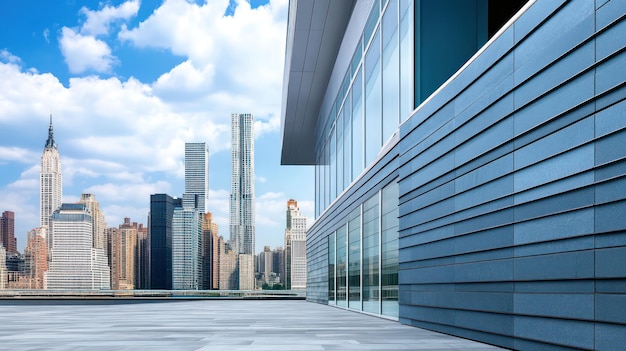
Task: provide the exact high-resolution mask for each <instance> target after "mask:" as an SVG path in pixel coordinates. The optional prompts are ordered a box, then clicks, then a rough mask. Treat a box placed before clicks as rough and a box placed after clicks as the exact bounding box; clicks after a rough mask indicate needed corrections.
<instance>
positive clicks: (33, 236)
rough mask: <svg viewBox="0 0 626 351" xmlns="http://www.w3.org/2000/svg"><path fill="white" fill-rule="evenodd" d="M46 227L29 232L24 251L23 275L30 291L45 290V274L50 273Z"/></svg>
mask: <svg viewBox="0 0 626 351" xmlns="http://www.w3.org/2000/svg"><path fill="white" fill-rule="evenodd" d="M46 230H47V228H46V227H39V228H35V229H33V230H31V231H29V232H28V235H27V239H26V240H27V241H26V248H25V249H24V265H25V269H24V272H23V275H24V276H25V277H26V278H27V280H28V284H27V288H28V289H43V288H44V274H45V272H46V271H48V245H47V244H46Z"/></svg>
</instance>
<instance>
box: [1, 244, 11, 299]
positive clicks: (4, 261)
mask: <svg viewBox="0 0 626 351" xmlns="http://www.w3.org/2000/svg"><path fill="white" fill-rule="evenodd" d="M8 274H9V272H8V270H7V250H6V249H5V248H4V246H2V245H0V290H4V289H6V288H8V282H9V277H8Z"/></svg>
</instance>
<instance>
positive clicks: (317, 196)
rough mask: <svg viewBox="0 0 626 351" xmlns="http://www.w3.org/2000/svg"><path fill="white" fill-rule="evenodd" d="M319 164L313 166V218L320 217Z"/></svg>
mask: <svg viewBox="0 0 626 351" xmlns="http://www.w3.org/2000/svg"><path fill="white" fill-rule="evenodd" d="M320 213H321V212H320V162H319V159H318V161H317V164H316V165H315V218H317V217H319V215H320Z"/></svg>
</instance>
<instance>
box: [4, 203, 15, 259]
mask: <svg viewBox="0 0 626 351" xmlns="http://www.w3.org/2000/svg"><path fill="white" fill-rule="evenodd" d="M0 244H2V245H3V246H4V248H5V249H6V251H7V253H8V254H13V253H17V240H16V239H15V213H13V212H11V211H4V212H2V217H0Z"/></svg>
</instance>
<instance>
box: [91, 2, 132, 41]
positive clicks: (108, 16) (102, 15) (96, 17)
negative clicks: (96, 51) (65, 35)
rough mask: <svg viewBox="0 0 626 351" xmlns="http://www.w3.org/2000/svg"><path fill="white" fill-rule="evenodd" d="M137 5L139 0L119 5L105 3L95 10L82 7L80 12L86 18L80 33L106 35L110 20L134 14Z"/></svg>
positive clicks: (129, 16) (121, 18)
mask: <svg viewBox="0 0 626 351" xmlns="http://www.w3.org/2000/svg"><path fill="white" fill-rule="evenodd" d="M139 6H140V1H139V0H131V1H127V2H125V3H122V4H120V5H119V6H108V5H107V6H104V7H103V8H101V9H100V10H97V11H92V10H90V9H88V8H87V7H82V8H81V9H80V13H81V14H83V15H85V17H86V20H85V22H84V23H83V25H82V27H81V33H82V34H86V35H92V36H98V35H107V34H108V33H109V27H110V25H111V23H112V22H115V21H117V20H128V19H130V18H132V17H134V16H136V15H137V11H139Z"/></svg>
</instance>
